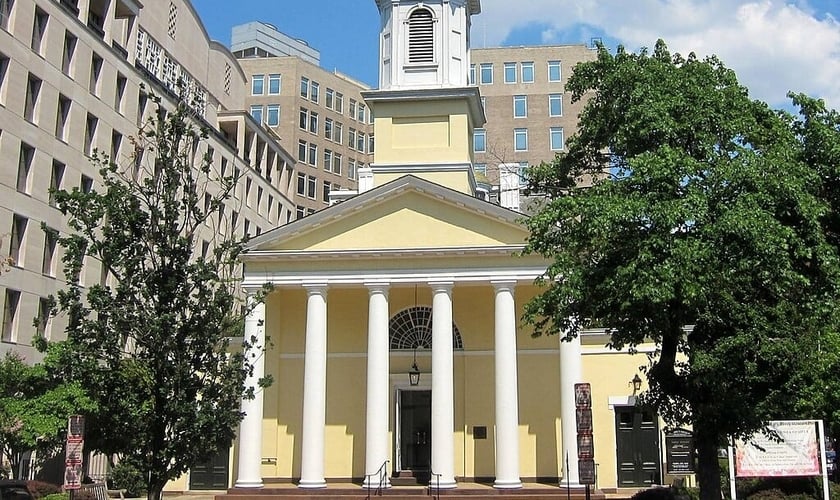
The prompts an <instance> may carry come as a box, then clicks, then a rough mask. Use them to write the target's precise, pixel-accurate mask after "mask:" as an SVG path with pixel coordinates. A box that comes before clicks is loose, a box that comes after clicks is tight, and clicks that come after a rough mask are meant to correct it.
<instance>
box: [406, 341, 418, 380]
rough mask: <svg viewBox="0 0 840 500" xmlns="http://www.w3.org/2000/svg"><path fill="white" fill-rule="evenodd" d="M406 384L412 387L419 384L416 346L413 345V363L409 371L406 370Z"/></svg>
mask: <svg viewBox="0 0 840 500" xmlns="http://www.w3.org/2000/svg"><path fill="white" fill-rule="evenodd" d="M408 383H409V384H411V386H412V387H414V386H416V385H419V384H420V368H417V344H414V362H413V363H412V364H411V370H408Z"/></svg>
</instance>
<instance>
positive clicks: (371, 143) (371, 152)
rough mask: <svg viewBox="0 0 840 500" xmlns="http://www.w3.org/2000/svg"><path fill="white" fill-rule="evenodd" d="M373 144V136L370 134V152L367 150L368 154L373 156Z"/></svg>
mask: <svg viewBox="0 0 840 500" xmlns="http://www.w3.org/2000/svg"><path fill="white" fill-rule="evenodd" d="M373 143H374V141H373V134H370V135H369V136H368V150H367V152H368V154H373V151H374V150H373V146H374V144H373Z"/></svg>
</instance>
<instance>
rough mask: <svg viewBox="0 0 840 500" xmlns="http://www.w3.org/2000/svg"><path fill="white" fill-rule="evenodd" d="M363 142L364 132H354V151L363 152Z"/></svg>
mask: <svg viewBox="0 0 840 500" xmlns="http://www.w3.org/2000/svg"><path fill="white" fill-rule="evenodd" d="M365 142H366V141H365V134H364V133H362V132H359V133H358V134H356V151H358V152H360V153H364V152H365Z"/></svg>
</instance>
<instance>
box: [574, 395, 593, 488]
mask: <svg viewBox="0 0 840 500" xmlns="http://www.w3.org/2000/svg"><path fill="white" fill-rule="evenodd" d="M575 407H576V409H575V426H576V428H577V445H578V446H577V449H578V476H579V477H580V484H585V485H586V486H587V493H588V492H589V490H588V487H589V485H590V484H595V441H594V440H593V438H592V387H591V386H590V385H589V384H586V383H584V384H575Z"/></svg>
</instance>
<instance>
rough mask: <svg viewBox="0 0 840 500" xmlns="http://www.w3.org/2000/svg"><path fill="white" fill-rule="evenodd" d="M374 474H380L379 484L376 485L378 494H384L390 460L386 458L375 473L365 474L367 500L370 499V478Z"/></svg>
mask: <svg viewBox="0 0 840 500" xmlns="http://www.w3.org/2000/svg"><path fill="white" fill-rule="evenodd" d="M373 476H379V485H378V486H377V487H376V496H379V497H381V496H382V489H383V488H384V487H385V480H386V478H387V477H388V460H385V461H384V462H383V463H382V465H381V466H379V469H378V470H377V471H376V472H374V473H373V474H365V489H366V490H367V500H370V490H371V489H373V488H371V486H370V483H371V481H370V479H371V478H372V477H373Z"/></svg>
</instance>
